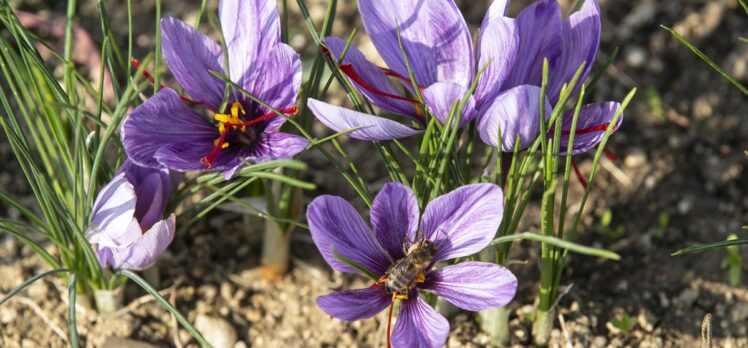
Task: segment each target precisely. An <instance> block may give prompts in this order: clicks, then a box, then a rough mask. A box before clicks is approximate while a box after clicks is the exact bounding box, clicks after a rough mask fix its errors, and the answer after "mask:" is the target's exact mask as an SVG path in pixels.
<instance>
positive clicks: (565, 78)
mask: <svg viewBox="0 0 748 348" xmlns="http://www.w3.org/2000/svg"><path fill="white" fill-rule="evenodd" d="M600 32H601V25H600V6H599V5H598V4H597V0H586V1H585V2H584V5H583V6H582V8H581V9H580V10H579V11H577V12H575V13H574V14H572V15H571V16H570V17H569V18H568V19H567V20H566V22H564V37H563V46H562V54H561V57H560V58H559V61H558V63H557V64H556V65H555V66H553V67H551V77H550V81H549V88H548V96H549V97H550V99H551V102H552V103H553V104H555V103H556V101H557V100H558V96H559V93H561V87H562V86H563V84H564V83H568V82H570V81H571V79H572V77H574V73H575V72H576V71H577V69H579V66H580V65H582V62H586V65H585V68H584V72H583V73H582V75H581V76H580V77H579V80H578V81H579V83H578V85H581V82H582V81H584V79H585V78H586V77H587V75H588V74H589V72H590V70H591V69H592V64H593V63H594V62H595V55H596V54H597V49H598V47H600Z"/></svg>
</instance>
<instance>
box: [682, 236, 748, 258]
mask: <svg viewBox="0 0 748 348" xmlns="http://www.w3.org/2000/svg"><path fill="white" fill-rule="evenodd" d="M745 244H748V238H740V239H731V240H723V241H719V242H714V243H707V244H699V245H694V246H690V247H687V248H683V249H680V250H678V251H676V252H674V253H672V254H670V256H679V255H685V254H695V253H700V252H703V251H707V250H711V249H716V248H725V247H729V246H737V245H745Z"/></svg>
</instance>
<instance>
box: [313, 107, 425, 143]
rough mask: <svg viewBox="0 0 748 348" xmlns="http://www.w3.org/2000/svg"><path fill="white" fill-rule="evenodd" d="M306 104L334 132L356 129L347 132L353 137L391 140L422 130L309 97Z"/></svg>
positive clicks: (370, 139)
mask: <svg viewBox="0 0 748 348" xmlns="http://www.w3.org/2000/svg"><path fill="white" fill-rule="evenodd" d="M307 105H308V106H309V109H310V110H312V113H314V116H316V117H317V119H318V120H320V122H322V123H324V124H325V125H326V126H327V127H329V128H331V129H332V130H334V131H336V132H344V131H348V130H351V129H356V130H354V131H352V132H350V133H348V134H347V135H348V136H349V137H351V138H354V139H359V140H368V141H373V140H392V139H400V138H405V137H409V136H412V135H416V134H419V133H422V132H423V131H421V130H417V129H413V128H410V127H408V126H405V125H403V124H400V123H398V122H395V121H392V120H389V119H386V118H382V117H378V116H374V115H369V114H364V113H361V112H358V111H353V110H349V109H346V108H341V107H339V106H335V105H332V104H328V103H325V102H321V101H319V100H315V99H309V101H307Z"/></svg>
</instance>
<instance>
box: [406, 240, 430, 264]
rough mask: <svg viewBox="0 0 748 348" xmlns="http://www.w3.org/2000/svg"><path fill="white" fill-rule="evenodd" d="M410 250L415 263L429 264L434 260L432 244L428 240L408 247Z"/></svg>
mask: <svg viewBox="0 0 748 348" xmlns="http://www.w3.org/2000/svg"><path fill="white" fill-rule="evenodd" d="M410 249H411V251H412V253H413V258H414V259H415V260H416V262H424V263H428V262H431V259H432V258H434V255H435V254H436V247H435V246H434V242H432V241H430V240H428V239H422V240H420V241H418V242H416V243H415V244H413V245H412V246H411V247H410Z"/></svg>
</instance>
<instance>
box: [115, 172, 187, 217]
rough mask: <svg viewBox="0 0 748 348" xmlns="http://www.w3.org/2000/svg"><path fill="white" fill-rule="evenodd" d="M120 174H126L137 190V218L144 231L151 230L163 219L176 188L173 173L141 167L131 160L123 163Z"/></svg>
mask: <svg viewBox="0 0 748 348" xmlns="http://www.w3.org/2000/svg"><path fill="white" fill-rule="evenodd" d="M118 173H124V174H125V178H127V180H128V181H129V182H130V183H131V184H132V185H133V187H134V188H135V194H136V196H137V202H136V204H135V218H136V219H138V221H140V225H141V226H142V227H143V229H149V228H151V226H153V224H154V223H156V221H158V220H161V219H162V218H163V215H164V210H165V209H166V204H167V203H168V198H169V195H170V194H171V191H172V186H175V185H174V183H173V182H172V180H173V178H172V175H171V173H170V172H169V170H168V169H154V168H149V167H142V166H139V165H137V164H135V163H134V162H133V161H132V160H130V159H129V158H128V159H126V160H125V162H124V163H122V165H121V166H120V168H119V170H118Z"/></svg>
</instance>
